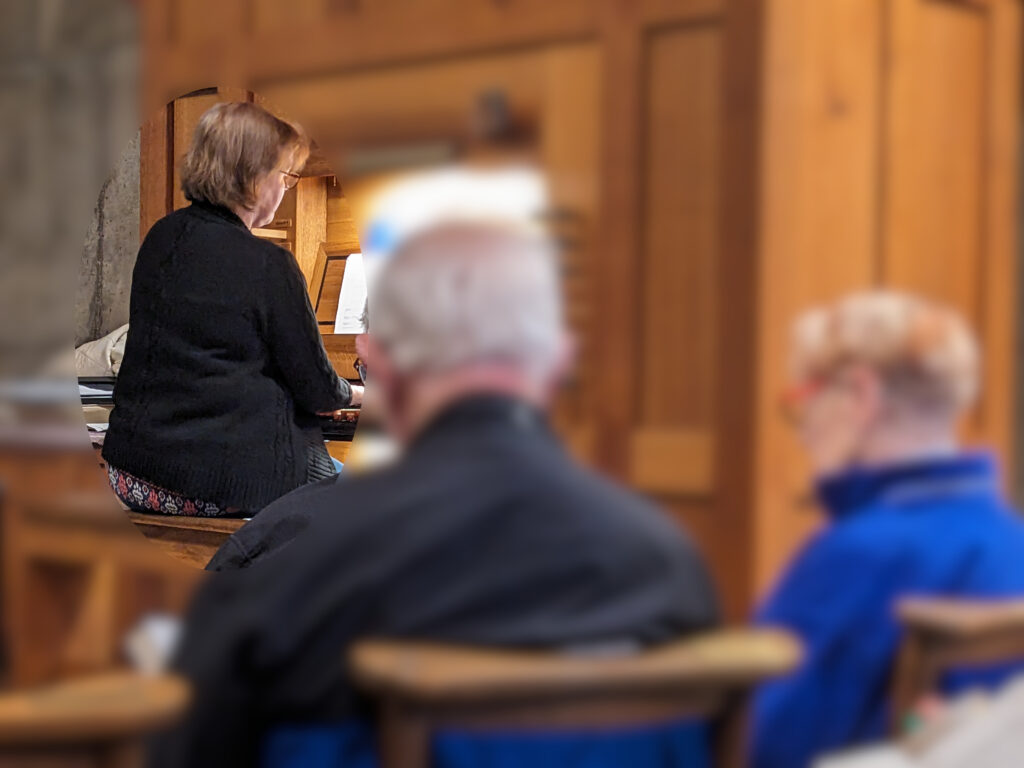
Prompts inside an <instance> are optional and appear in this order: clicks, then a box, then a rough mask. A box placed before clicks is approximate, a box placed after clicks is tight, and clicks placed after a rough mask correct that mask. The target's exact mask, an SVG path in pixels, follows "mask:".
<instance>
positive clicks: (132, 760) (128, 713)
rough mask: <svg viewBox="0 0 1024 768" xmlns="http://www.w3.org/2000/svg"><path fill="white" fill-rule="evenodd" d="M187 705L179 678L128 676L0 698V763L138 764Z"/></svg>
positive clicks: (55, 767)
mask: <svg viewBox="0 0 1024 768" xmlns="http://www.w3.org/2000/svg"><path fill="white" fill-rule="evenodd" d="M187 702H188V687H187V685H186V683H185V682H184V681H183V680H181V679H179V678H176V677H171V676H158V677H143V676H141V675H137V674H133V673H129V672H116V673H110V674H106V675H97V676H93V677H88V678H83V679H78V680H72V681H67V682H63V683H59V684H57V685H53V686H47V687H45V688H38V689H34V690H31V691H25V692H12V693H8V694H4V695H0V766H2V767H3V768H7V767H8V766H34V765H39V766H47V768H63V766H68V768H71V767H72V766H74V768H83V767H84V766H89V768H92V767H93V766H95V767H96V768H115V767H116V768H134V767H135V766H141V765H142V747H141V745H142V741H143V739H144V738H145V737H146V736H147V735H148V734H150V733H152V732H154V731H156V730H158V729H160V728H163V727H166V726H168V725H170V724H171V723H173V722H174V721H175V720H176V719H177V718H178V717H179V716H180V715H181V714H182V712H183V711H184V709H185V706H186V705H187Z"/></svg>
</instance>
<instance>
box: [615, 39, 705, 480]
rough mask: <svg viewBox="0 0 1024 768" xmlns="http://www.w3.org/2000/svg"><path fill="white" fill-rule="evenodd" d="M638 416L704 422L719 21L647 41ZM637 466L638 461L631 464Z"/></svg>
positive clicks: (678, 423) (658, 424)
mask: <svg viewBox="0 0 1024 768" xmlns="http://www.w3.org/2000/svg"><path fill="white" fill-rule="evenodd" d="M646 45H647V69H646V72H645V73H644V87H645V88H646V90H647V98H646V104H645V115H646V118H647V119H646V126H645V127H646V132H645V137H644V148H645V155H644V158H643V161H642V162H643V165H642V170H643V181H644V194H643V197H642V200H643V210H642V213H641V220H642V222H643V237H642V246H641V252H640V257H639V258H638V259H637V260H636V261H635V262H634V263H633V265H632V267H633V268H634V269H635V270H636V271H637V272H638V279H639V280H640V286H639V291H640V297H639V307H638V309H639V313H640V316H641V317H642V318H643V322H642V328H641V332H640V336H639V350H638V352H639V366H638V368H639V371H638V372H639V375H640V382H641V383H640V388H639V390H638V392H637V397H636V398H635V402H636V407H637V409H638V423H639V425H640V426H641V427H643V426H647V425H650V426H653V427H655V428H658V429H663V428H667V427H679V428H691V429H692V428H698V429H710V428H711V426H712V424H711V423H712V421H713V418H714V414H713V408H714V389H715V379H716V371H715V366H714V349H715V343H716V334H715V323H714V309H715V300H716V290H715V288H716V274H715V273H716V262H717V257H718V250H719V244H718V222H719V186H718V175H719V160H720V147H719V145H718V139H719V132H720V129H721V110H720V90H721V79H720V77H719V72H720V71H721V66H720V65H721V25H720V24H719V23H717V22H714V21H711V22H707V23H701V24H687V25H684V26H680V27H671V28H667V29H665V30H659V31H656V32H654V33H653V34H651V35H650V36H649V37H648V38H647V42H646ZM633 463H634V464H635V461H634V462H633Z"/></svg>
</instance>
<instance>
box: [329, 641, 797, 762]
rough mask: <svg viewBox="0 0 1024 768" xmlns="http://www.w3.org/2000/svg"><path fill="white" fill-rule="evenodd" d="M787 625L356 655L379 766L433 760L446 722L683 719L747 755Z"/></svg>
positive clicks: (395, 646)
mask: <svg viewBox="0 0 1024 768" xmlns="http://www.w3.org/2000/svg"><path fill="white" fill-rule="evenodd" d="M800 655H801V651H800V647H799V645H798V643H797V641H796V640H795V639H794V638H793V637H792V636H790V635H789V634H787V633H784V632H782V631H779V630H768V629H756V630H755V629H751V630H725V631H721V632H713V633H709V634H705V635H701V636H697V637H693V638H690V639H685V640H681V641H679V642H676V643H670V644H667V645H664V646H661V647H658V648H655V649H653V650H650V651H646V652H643V653H640V654H636V655H630V656H616V657H607V656H587V655H572V654H566V653H560V652H551V651H505V650H492V649H483V648H466V647H452V646H444V645H437V644H429V643H409V642H391V641H369V642H364V643H362V644H359V645H357V646H355V647H354V648H353V649H352V651H351V654H350V657H349V662H350V668H351V671H352V675H353V679H354V681H355V683H356V685H357V686H358V687H359V688H360V689H361V690H362V691H364V692H365V693H367V694H368V695H369V696H370V697H372V698H373V699H374V700H375V701H376V703H377V704H378V706H379V720H378V728H379V733H380V759H381V762H380V765H381V768H399V767H401V768H427V766H428V765H429V758H430V755H429V751H430V734H431V733H432V732H433V731H434V730H436V729H438V728H456V729H467V728H479V727H486V728H493V729H503V728H515V729H523V728H528V729H533V728H536V729H538V730H543V729H545V728H551V727H570V728H574V727H582V728H587V727H620V726H628V725H638V724H644V723H651V724H653V723H658V722H666V721H671V720H675V719H682V718H686V717H696V718H701V719H706V720H708V721H709V722H711V723H712V724H713V728H714V730H715V736H714V742H715V743H714V747H713V748H714V752H715V756H716V757H715V761H716V765H718V766H722V767H725V766H729V767H730V768H732V767H735V768H738V767H739V766H742V765H745V764H746V743H745V720H746V718H745V709H746V702H747V699H748V694H749V693H750V691H751V689H752V688H754V687H755V686H756V685H757V684H758V683H760V682H762V681H764V680H766V679H768V678H771V677H774V676H777V675H781V674H784V673H786V672H788V671H789V670H791V669H793V667H794V666H795V665H796V664H797V663H798V661H799V659H800Z"/></svg>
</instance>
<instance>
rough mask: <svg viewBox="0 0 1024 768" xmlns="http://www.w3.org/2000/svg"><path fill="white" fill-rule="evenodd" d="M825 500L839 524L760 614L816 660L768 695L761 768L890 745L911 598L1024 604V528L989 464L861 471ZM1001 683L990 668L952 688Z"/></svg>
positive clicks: (759, 727)
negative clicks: (893, 683)
mask: <svg viewBox="0 0 1024 768" xmlns="http://www.w3.org/2000/svg"><path fill="white" fill-rule="evenodd" d="M819 495H820V497H821V500H822V503H823V505H824V507H825V509H826V511H827V512H828V514H829V515H830V517H831V518H832V519H831V524H830V525H829V526H828V527H827V528H826V529H825V530H823V531H822V532H821V533H820V534H819V535H817V536H816V537H815V538H814V539H812V540H811V542H810V543H809V544H808V545H807V546H806V547H805V548H804V550H803V551H802V552H801V553H800V554H799V556H798V557H797V558H796V559H795V561H794V562H793V564H792V565H791V566H790V568H789V571H788V572H787V573H786V575H785V577H784V578H783V579H782V581H781V583H780V584H779V585H778V587H777V588H776V589H775V591H774V592H773V594H772V595H771V596H770V597H769V599H768V601H767V603H766V604H765V606H764V608H763V609H762V611H761V613H760V616H759V621H761V622H763V623H766V624H774V625H782V626H785V627H788V628H790V629H792V630H793V631H794V632H795V633H796V634H797V635H798V636H799V637H800V638H801V639H802V640H803V642H804V644H805V646H806V658H805V660H804V663H803V664H802V665H801V667H800V668H799V669H798V670H797V671H796V672H795V673H794V674H792V675H790V676H788V677H785V678H781V679H779V680H777V681H773V682H771V683H768V684H767V685H765V686H762V687H761V689H760V692H759V694H758V697H757V700H756V705H755V722H754V725H755V729H754V730H755V739H754V741H755V744H754V760H753V762H752V765H754V766H756V767H757V768H804V767H805V766H809V765H811V763H812V762H813V759H814V758H815V757H817V756H819V755H820V754H822V753H824V752H829V751H834V750H837V749H839V748H842V747H847V746H852V745H855V744H860V743H864V742H870V741H874V740H878V739H882V738H884V737H885V734H886V725H887V721H888V718H889V711H888V698H887V697H888V693H889V687H890V679H891V675H892V668H893V662H894V657H895V654H896V650H897V647H898V645H899V641H900V628H899V625H898V623H897V621H896V614H895V606H896V603H897V601H898V600H899V599H900V598H901V597H906V596H910V595H933V596H948V597H976V598H983V599H998V598H1005V597H1022V596H1024V523H1022V522H1021V520H1020V518H1019V517H1018V516H1017V514H1016V513H1015V512H1014V511H1013V510H1012V509H1011V508H1010V507H1009V505H1008V504H1007V503H1006V501H1005V500H1004V499H1003V497H1002V494H1001V492H1000V489H999V480H998V477H997V472H996V469H995V463H994V461H993V460H992V459H991V457H989V456H986V455H965V456H953V457H949V458H942V459H933V460H929V461H923V462H919V463H913V464H905V465H896V466H890V467H885V468H882V469H874V470H866V469H858V470H854V471H851V472H848V473H845V474H843V475H840V476H837V477H833V478H831V479H829V480H827V481H826V482H824V483H823V484H822V485H821V486H820V487H819ZM998 677H999V675H996V676H995V679H998ZM991 681H993V675H991V674H990V670H984V671H979V672H978V673H970V674H968V673H966V672H965V673H960V672H958V673H957V675H956V679H955V680H949V681H946V682H947V683H950V684H956V685H957V686H960V685H963V684H967V683H975V682H991Z"/></svg>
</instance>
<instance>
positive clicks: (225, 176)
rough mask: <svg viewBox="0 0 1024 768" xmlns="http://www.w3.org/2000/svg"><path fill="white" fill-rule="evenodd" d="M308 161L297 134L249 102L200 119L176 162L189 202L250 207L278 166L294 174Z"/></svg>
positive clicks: (232, 104) (301, 135) (306, 146)
mask: <svg viewBox="0 0 1024 768" xmlns="http://www.w3.org/2000/svg"><path fill="white" fill-rule="evenodd" d="M307 157H309V142H308V140H307V139H306V136H305V134H304V133H303V132H302V129H301V128H299V127H298V126H297V125H293V124H292V123H289V122H287V121H285V120H282V119H280V118H279V117H275V116H274V115H272V114H271V113H270V112H268V111H267V110H265V109H263V107H260V106H258V105H256V104H251V103H249V102H244V101H240V102H230V103H224V104H217V105H215V106H213V107H210V109H208V110H206V112H204V113H203V116H202V117H200V118H199V124H198V125H197V126H196V130H195V134H194V135H193V137H192V145H191V146H190V147H189V150H188V152H187V153H186V154H185V157H184V158H183V159H182V161H181V190H182V192H184V193H185V197H186V198H188V199H189V200H196V201H205V202H208V203H212V204H214V205H222V206H224V207H226V208H231V209H235V208H238V207H242V208H246V209H249V208H252V207H253V205H255V203H256V187H257V185H258V184H259V182H260V181H262V180H263V179H264V178H265V177H266V176H267V175H268V174H270V173H271V172H273V171H274V170H278V169H280V170H284V169H282V168H281V164H282V163H283V162H284V161H286V159H289V158H290V160H291V164H292V167H291V168H290V169H289V170H292V171H295V172H298V171H299V170H301V168H302V166H303V165H305V163H306V158H307Z"/></svg>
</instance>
